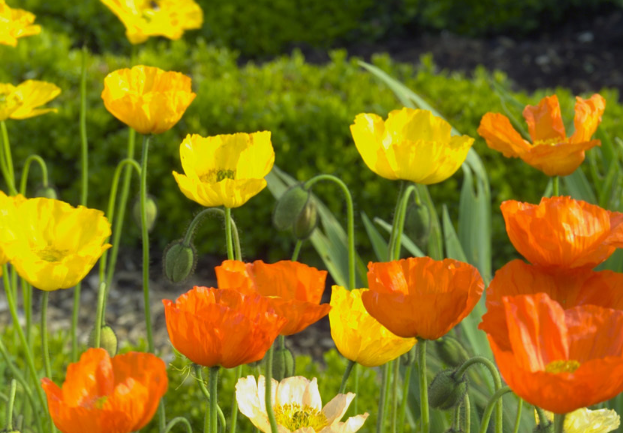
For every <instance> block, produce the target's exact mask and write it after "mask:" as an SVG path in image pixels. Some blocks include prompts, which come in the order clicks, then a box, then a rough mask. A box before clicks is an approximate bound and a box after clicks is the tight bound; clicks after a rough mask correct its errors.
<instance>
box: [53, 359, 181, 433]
mask: <svg viewBox="0 0 623 433" xmlns="http://www.w3.org/2000/svg"><path fill="white" fill-rule="evenodd" d="M168 383H169V381H168V379H167V369H166V365H165V364H164V362H163V361H162V360H161V359H160V358H158V357H157V356H155V355H152V354H151V353H141V352H129V353H126V354H125V355H117V356H115V357H113V358H111V357H110V356H109V355H108V352H107V351H106V350H104V349H89V350H87V351H86V352H84V353H83V354H82V356H81V357H80V361H78V362H76V363H73V364H69V367H68V368H67V376H66V378H65V382H64V383H63V386H62V388H59V387H58V385H56V384H55V383H54V382H52V381H51V380H50V379H48V378H44V379H42V380H41V386H42V387H43V390H44V391H45V393H46V395H47V397H48V408H49V410H50V415H51V416H52V420H53V421H54V424H55V425H56V427H57V428H58V429H59V430H60V431H61V432H63V433H84V432H89V433H130V432H134V431H138V430H140V429H142V428H143V427H144V426H146V425H147V423H148V422H149V421H150V420H151V419H152V417H153V416H154V413H156V409H157V408H158V403H159V401H160V398H161V397H162V396H163V395H164V394H165V392H166V391H167V386H168Z"/></svg>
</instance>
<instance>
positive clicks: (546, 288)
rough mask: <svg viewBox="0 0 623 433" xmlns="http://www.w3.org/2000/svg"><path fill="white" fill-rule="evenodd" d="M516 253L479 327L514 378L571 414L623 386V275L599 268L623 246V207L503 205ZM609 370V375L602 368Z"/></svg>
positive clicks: (528, 395) (554, 408) (552, 407)
mask: <svg viewBox="0 0 623 433" xmlns="http://www.w3.org/2000/svg"><path fill="white" fill-rule="evenodd" d="M502 213H503V215H504V220H505V221H506V230H507V232H508V235H509V238H510V240H511V242H512V243H513V245H514V246H515V248H516V249H517V251H519V252H520V253H521V254H522V255H523V256H524V257H525V258H526V259H527V260H528V261H529V262H530V263H531V264H527V263H525V262H523V261H521V260H514V261H511V262H510V263H508V264H507V265H505V266H504V267H503V268H502V269H500V270H499V271H498V272H497V273H496V274H495V277H494V278H493V280H492V281H491V284H490V285H489V288H488V290H487V298H486V305H487V313H486V314H485V315H484V316H483V321H482V323H481V324H480V329H482V330H484V331H485V332H486V333H487V335H488V338H489V342H490V344H491V348H492V349H493V353H494V355H495V359H496V362H497V365H498V366H499V368H500V372H501V373H502V376H503V377H504V380H505V381H506V383H507V384H508V385H509V387H511V389H512V390H513V391H514V392H515V393H516V394H517V395H519V396H520V397H521V398H523V399H524V400H526V401H527V402H529V403H532V404H534V405H536V406H539V407H541V408H543V409H546V410H549V411H551V412H554V413H559V414H565V413H568V412H572V411H574V410H576V409H579V408H582V407H586V406H590V405H593V404H596V403H599V402H602V401H606V400H608V399H610V398H613V397H614V396H616V395H617V394H619V393H620V392H621V391H623V293H622V292H621V290H620V287H621V286H622V285H623V275H622V274H619V273H615V272H611V271H594V270H593V268H594V267H596V266H597V265H599V264H600V263H602V262H603V261H605V260H606V259H607V258H608V257H609V256H610V255H611V254H612V253H613V252H614V250H615V249H616V248H620V247H623V214H622V213H618V212H610V211H607V210H604V209H601V208H600V207H598V206H594V205H591V204H588V203H585V202H583V201H578V200H573V199H571V198H568V197H552V198H543V199H542V200H541V203H540V204H539V205H532V204H527V203H520V202H516V201H506V202H504V203H503V204H502ZM604 372H607V374H604Z"/></svg>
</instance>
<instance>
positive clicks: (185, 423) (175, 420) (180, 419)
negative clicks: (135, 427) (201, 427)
mask: <svg viewBox="0 0 623 433" xmlns="http://www.w3.org/2000/svg"><path fill="white" fill-rule="evenodd" d="M176 424H182V425H183V426H184V427H186V431H187V432H188V433H193V428H192V427H191V426H190V423H189V422H188V420H187V419H186V418H184V417H183V416H178V417H176V418H173V419H172V420H171V421H169V423H168V424H167V425H166V427H165V428H164V430H162V431H161V432H160V433H169V432H170V431H171V429H172V428H173V427H174V426H175V425H176Z"/></svg>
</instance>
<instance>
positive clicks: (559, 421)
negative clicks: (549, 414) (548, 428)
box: [554, 413, 567, 433]
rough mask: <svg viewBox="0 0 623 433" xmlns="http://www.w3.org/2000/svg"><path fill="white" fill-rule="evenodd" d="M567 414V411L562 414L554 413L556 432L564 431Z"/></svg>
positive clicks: (562, 432)
mask: <svg viewBox="0 0 623 433" xmlns="http://www.w3.org/2000/svg"><path fill="white" fill-rule="evenodd" d="M566 416H567V414H566V413H563V414H562V415H561V414H558V413H555V414H554V433H564V431H565V417H566Z"/></svg>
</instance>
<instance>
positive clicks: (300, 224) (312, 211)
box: [292, 198, 318, 241]
mask: <svg viewBox="0 0 623 433" xmlns="http://www.w3.org/2000/svg"><path fill="white" fill-rule="evenodd" d="M317 225H318V210H317V208H316V204H315V203H314V201H313V200H312V199H311V198H310V199H309V200H307V203H306V204H305V207H304V208H303V210H302V211H301V213H299V215H298V217H297V218H296V221H295V222H294V225H293V226H292V232H293V233H294V236H295V237H296V238H297V239H298V240H301V241H304V240H305V239H307V238H309V237H310V236H311V235H312V233H313V232H314V230H315V229H316V226H317Z"/></svg>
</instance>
